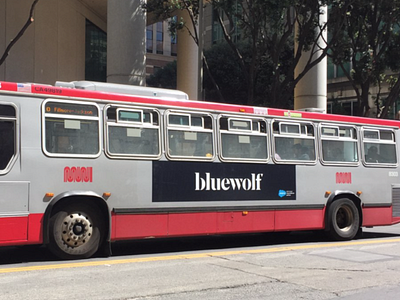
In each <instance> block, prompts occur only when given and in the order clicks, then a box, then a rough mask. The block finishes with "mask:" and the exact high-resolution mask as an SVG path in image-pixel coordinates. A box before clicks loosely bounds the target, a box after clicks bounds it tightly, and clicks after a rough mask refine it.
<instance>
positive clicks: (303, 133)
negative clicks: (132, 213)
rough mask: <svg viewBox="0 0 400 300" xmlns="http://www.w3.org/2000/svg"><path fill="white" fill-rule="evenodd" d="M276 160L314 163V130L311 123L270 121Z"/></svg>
mask: <svg viewBox="0 0 400 300" xmlns="http://www.w3.org/2000/svg"><path fill="white" fill-rule="evenodd" d="M272 130H273V138H274V160H275V161H276V162H291V161H293V162H299V163H315V161H316V155H315V130H314V125H313V124H312V123H306V122H287V121H279V120H275V121H273V122H272Z"/></svg>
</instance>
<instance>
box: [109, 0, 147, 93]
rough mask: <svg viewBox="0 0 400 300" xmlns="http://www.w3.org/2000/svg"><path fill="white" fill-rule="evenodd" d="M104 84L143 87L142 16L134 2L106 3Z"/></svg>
mask: <svg viewBox="0 0 400 300" xmlns="http://www.w3.org/2000/svg"><path fill="white" fill-rule="evenodd" d="M107 81H108V82H113V83H123V84H133V85H141V86H144V85H145V84H146V13H145V11H144V10H143V9H142V7H141V1H138V0H123V1H121V0H108V3H107Z"/></svg>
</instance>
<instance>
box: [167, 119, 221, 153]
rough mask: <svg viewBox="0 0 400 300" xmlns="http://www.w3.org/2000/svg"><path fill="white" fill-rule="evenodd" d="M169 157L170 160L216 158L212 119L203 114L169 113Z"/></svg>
mask: <svg viewBox="0 0 400 300" xmlns="http://www.w3.org/2000/svg"><path fill="white" fill-rule="evenodd" d="M166 123H167V124H166V126H167V133H166V134H167V138H166V142H167V156H168V157H169V158H170V159H202V160H203V159H205V160H212V159H213V158H214V142H213V141H214V138H213V125H212V124H213V122H212V117H211V116H210V115H208V114H202V113H193V114H190V113H187V112H184V113H181V112H171V111H169V112H167V113H166Z"/></svg>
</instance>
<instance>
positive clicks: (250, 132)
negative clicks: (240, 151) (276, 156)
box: [217, 114, 271, 163]
mask: <svg viewBox="0 0 400 300" xmlns="http://www.w3.org/2000/svg"><path fill="white" fill-rule="evenodd" d="M222 118H226V119H227V125H228V128H227V129H221V126H220V121H221V119H222ZM231 121H242V122H249V123H250V129H240V128H231ZM255 121H256V122H264V123H265V132H261V130H260V126H259V125H258V126H257V127H258V128H257V130H255V128H254V122H255ZM217 124H218V125H217V128H218V133H217V136H218V149H219V151H218V156H219V159H220V160H221V161H222V162H239V163H240V162H243V163H249V162H253V163H267V162H268V161H269V160H270V149H269V148H271V146H270V145H271V144H270V142H269V132H268V131H269V126H268V122H267V120H266V119H265V118H262V117H249V116H245V117H244V116H239V115H231V114H221V115H219V116H218V118H217ZM222 134H228V135H236V136H261V137H265V141H266V146H267V148H266V149H265V150H266V154H267V157H266V158H265V159H261V158H250V157H249V158H247V157H224V155H223V143H222Z"/></svg>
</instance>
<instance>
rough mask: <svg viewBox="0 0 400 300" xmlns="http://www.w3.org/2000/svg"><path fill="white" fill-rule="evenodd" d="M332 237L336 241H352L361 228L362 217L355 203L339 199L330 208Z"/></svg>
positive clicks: (330, 232) (329, 220)
mask: <svg viewBox="0 0 400 300" xmlns="http://www.w3.org/2000/svg"><path fill="white" fill-rule="evenodd" d="M328 222H330V231H329V234H330V236H331V237H332V238H333V239H335V240H351V239H353V238H354V237H355V236H356V235H357V232H358V230H359V228H360V215H359V213H358V209H357V207H356V205H355V204H354V202H353V201H351V200H349V199H338V200H336V201H333V203H332V204H331V206H330V208H329V219H328Z"/></svg>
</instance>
